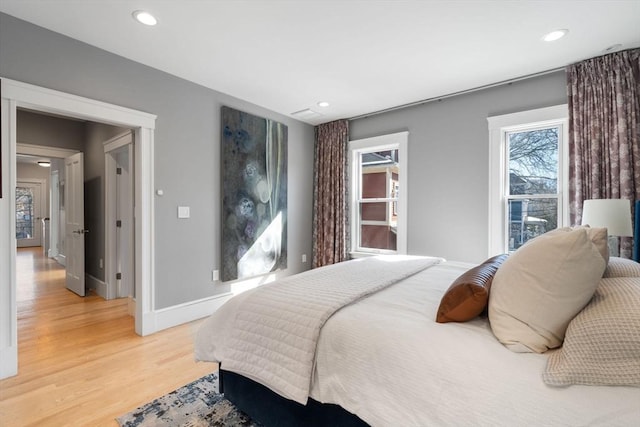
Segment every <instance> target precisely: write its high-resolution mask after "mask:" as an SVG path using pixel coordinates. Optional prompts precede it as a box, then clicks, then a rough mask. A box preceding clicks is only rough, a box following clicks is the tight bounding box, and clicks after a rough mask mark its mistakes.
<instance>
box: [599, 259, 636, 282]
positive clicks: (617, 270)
mask: <svg viewBox="0 0 640 427" xmlns="http://www.w3.org/2000/svg"><path fill="white" fill-rule="evenodd" d="M602 277H640V264H638V263H637V262H635V261H633V260H631V259H626V258H619V257H616V256H612V257H611V258H609V264H608V265H607V269H606V270H605V271H604V275H603V276H602Z"/></svg>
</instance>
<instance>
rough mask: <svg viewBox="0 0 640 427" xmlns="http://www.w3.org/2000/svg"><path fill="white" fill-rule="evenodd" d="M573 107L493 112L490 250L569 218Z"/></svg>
mask: <svg viewBox="0 0 640 427" xmlns="http://www.w3.org/2000/svg"><path fill="white" fill-rule="evenodd" d="M567 118H568V110H567V106H566V105H559V106H554V107H548V108H541V109H537V110H530V111H524V112H521V113H514V114H506V115H502V116H494V117H489V119H488V121H489V139H490V148H489V157H490V159H489V193H490V194H489V255H494V254H498V253H507V252H512V251H515V250H516V249H518V248H519V247H520V246H522V245H523V244H524V243H526V242H527V241H528V240H529V239H532V238H533V237H536V236H539V235H540V234H543V233H545V232H547V231H549V230H553V229H555V228H558V227H563V226H565V225H568V223H569V215H568V200H567V197H566V195H567V188H566V187H567V184H568V161H567V160H568V158H567V153H568V150H567V141H568V136H567V132H568V126H567Z"/></svg>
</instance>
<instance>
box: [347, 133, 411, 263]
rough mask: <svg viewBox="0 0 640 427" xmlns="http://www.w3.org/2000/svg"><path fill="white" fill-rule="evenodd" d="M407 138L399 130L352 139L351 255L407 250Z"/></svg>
mask: <svg viewBox="0 0 640 427" xmlns="http://www.w3.org/2000/svg"><path fill="white" fill-rule="evenodd" d="M407 141H408V132H400V133H395V134H391V135H384V136H379V137H374V138H367V139H360V140H357V141H350V142H349V154H350V156H349V159H350V184H351V203H350V211H351V239H352V240H351V250H352V255H356V256H357V255H358V254H368V253H406V252H407V237H406V236H407V234H406V227H407V221H406V218H407V209H406V206H407V201H406V194H407V184H406V182H407V178H406V177H407V166H406V165H407V160H406V159H407Z"/></svg>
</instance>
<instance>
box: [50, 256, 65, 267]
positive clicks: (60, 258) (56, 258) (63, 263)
mask: <svg viewBox="0 0 640 427" xmlns="http://www.w3.org/2000/svg"><path fill="white" fill-rule="evenodd" d="M53 258H54V259H55V260H56V261H58V264H60V265H61V266H63V267H66V265H67V257H66V256H64V255H62V254H58V255H56V256H55V257H53Z"/></svg>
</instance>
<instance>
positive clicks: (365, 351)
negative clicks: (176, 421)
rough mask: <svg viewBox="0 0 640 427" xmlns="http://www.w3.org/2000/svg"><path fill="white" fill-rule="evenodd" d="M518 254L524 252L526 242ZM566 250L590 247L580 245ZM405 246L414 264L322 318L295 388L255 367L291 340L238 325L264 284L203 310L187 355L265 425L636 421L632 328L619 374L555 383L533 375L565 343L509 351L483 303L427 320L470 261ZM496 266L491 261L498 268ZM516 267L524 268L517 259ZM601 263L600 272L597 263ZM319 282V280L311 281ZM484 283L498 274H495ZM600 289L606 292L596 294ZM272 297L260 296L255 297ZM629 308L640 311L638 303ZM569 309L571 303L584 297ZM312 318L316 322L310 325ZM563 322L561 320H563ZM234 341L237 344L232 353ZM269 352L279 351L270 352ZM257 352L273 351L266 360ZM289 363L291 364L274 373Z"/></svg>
mask: <svg viewBox="0 0 640 427" xmlns="http://www.w3.org/2000/svg"><path fill="white" fill-rule="evenodd" d="M575 234H576V235H577V234H580V233H575ZM582 234H584V233H582V232H581V234H580V236H581V237H580V238H582ZM563 238H565V237H564V236H563ZM534 240H535V239H534ZM550 244H551V245H553V246H554V247H555V246H557V242H551V241H549V242H546V245H550ZM573 244H575V242H573ZM525 246H527V245H525ZM572 247H574V246H572ZM585 247H586V246H585ZM560 250H561V251H562V247H560ZM592 250H593V249H592ZM527 255H528V256H527V259H530V256H531V254H527ZM591 255H593V254H591V253H590V254H589V256H591ZM512 256H513V255H512ZM549 256H551V257H554V256H556V255H554V254H549ZM593 256H595V255H593ZM576 257H579V258H580V259H581V258H585V257H586V258H588V256H585V255H584V254H583V253H580V252H578V253H577V254H576ZM409 258H411V260H412V261H416V260H417V259H420V260H421V261H420V262H418V261H416V262H418V264H420V263H421V264H420V266H419V267H416V265H417V264H415V263H414V264H415V265H413V266H412V267H411V268H409V270H408V272H405V273H404V274H400V277H401V278H400V279H399V280H393V281H391V282H392V283H388V282H389V281H388V280H386V279H384V280H382V282H384V283H382V284H380V283H379V284H377V285H375V286H373V288H374V289H373V290H371V291H369V290H366V291H364V292H361V291H362V290H361V289H358V290H357V291H356V294H357V295H356V297H355V298H354V299H353V300H352V301H349V302H346V303H345V304H344V306H341V307H339V308H337V309H335V310H333V311H332V312H331V313H330V314H329V315H328V316H326V319H322V320H321V321H320V329H319V331H318V334H317V340H316V341H315V342H314V343H312V344H310V345H308V346H309V347H312V348H313V352H312V356H311V358H312V360H311V368H310V373H309V377H308V378H303V380H302V382H301V383H302V384H304V382H305V381H308V392H303V393H301V394H298V393H297V389H296V388H295V387H293V390H294V391H293V392H291V390H292V389H287V386H288V384H287V385H286V386H285V387H284V388H283V386H282V378H275V377H278V376H279V375H281V374H282V373H280V372H275V373H273V372H272V373H268V374H264V373H263V372H262V371H263V370H271V369H273V366H281V370H283V371H288V370H289V368H290V366H289V365H288V363H289V362H290V361H289V360H287V357H284V359H283V358H282V357H281V356H282V353H288V350H287V348H288V347H287V346H290V345H293V346H295V343H294V344H291V343H285V344H284V345H285V347H278V346H279V345H281V344H276V348H275V350H274V349H273V348H269V345H270V344H264V343H263V342H262V341H261V338H259V337H258V336H257V335H256V334H258V335H260V336H261V334H262V333H263V331H262V330H260V326H258V329H252V328H253V326H252V327H249V328H247V327H246V325H245V326H244V327H241V328H240V329H238V328H237V326H238V325H237V323H238V322H239V320H238V319H241V318H243V310H244V314H246V313H247V312H249V313H253V312H254V310H255V309H256V308H257V307H259V306H261V305H262V304H260V301H262V300H263V297H262V296H261V293H262V292H264V289H269V288H272V287H274V285H265V286H262V287H260V288H257V289H254V290H251V291H247V292H245V293H243V294H240V295H238V296H236V297H234V298H233V299H232V300H230V301H229V302H228V303H227V304H225V305H224V306H223V307H221V308H220V309H219V310H218V311H216V312H215V313H214V314H213V315H212V316H211V317H210V318H208V319H207V320H206V321H205V322H204V323H203V325H202V326H201V328H200V330H199V331H198V334H197V337H196V359H198V360H203V361H214V362H219V363H220V364H221V365H220V366H221V373H222V378H223V382H222V384H221V386H222V388H223V389H224V392H225V396H227V397H228V398H230V400H232V402H234V403H236V404H237V405H238V406H239V408H240V409H241V410H243V411H245V412H247V413H248V414H249V415H250V416H252V417H253V418H254V419H256V420H257V421H259V422H263V423H264V424H265V425H277V426H280V425H311V424H312V423H315V425H331V426H335V425H345V426H349V425H353V426H357V425H371V426H391V425H402V426H430V425H438V426H440V425H479V426H485V425H486V426H489V425H491V426H496V425H547V426H567V425H575V426H579V425H580V426H581V425H607V426H616V425H619V426H628V425H640V388H639V387H638V386H640V381H638V378H640V352H638V350H637V348H638V347H637V344H638V342H637V341H640V340H639V339H638V333H640V332H638V331H635V330H631V331H630V333H625V334H626V335H625V340H627V341H629V340H630V344H629V343H626V344H625V345H631V348H630V349H627V350H628V351H630V354H631V356H630V358H631V368H630V369H629V368H627V367H624V368H623V373H622V378H623V380H622V381H623V385H582V384H571V385H568V384H561V386H558V384H557V383H556V384H553V381H547V379H548V378H546V377H545V380H543V376H544V375H548V372H547V371H546V369H548V366H547V365H548V363H547V362H548V360H549V359H550V358H552V356H553V354H554V353H558V352H562V351H563V347H559V348H554V349H549V350H547V351H544V352H541V353H538V352H518V351H513V350H514V349H513V348H509V345H508V340H503V341H504V342H501V341H500V340H499V339H497V338H496V334H495V331H494V330H492V326H491V323H490V321H489V318H488V317H487V316H486V315H483V314H481V315H479V316H476V317H474V318H472V319H471V320H468V321H465V322H446V323H439V322H436V321H435V319H436V317H438V310H439V309H441V306H442V303H443V295H447V293H448V291H449V290H450V289H451V285H452V283H453V282H454V281H455V280H456V279H457V278H459V277H461V276H462V275H463V274H464V273H465V272H469V271H470V270H472V269H473V268H477V266H476V265H475V264H468V263H459V262H450V261H445V260H443V259H440V258H430V257H409ZM510 258H511V257H510ZM579 258H576V259H579ZM514 259H517V257H515V258H514ZM510 261H511V260H510ZM570 261H571V260H570ZM376 262H377V263H380V262H383V263H384V262H387V265H388V260H387V261H379V260H378V261H376V260H373V259H370V260H368V261H362V260H353V261H348V262H345V263H341V264H343V265H341V266H339V268H338V267H334V266H332V267H330V268H328V269H327V268H322V269H316V270H312V271H310V272H305V273H301V274H300V275H297V276H292V277H291V278H287V279H285V281H287V282H290V285H291V284H294V283H295V282H296V280H300V281H301V283H304V282H305V281H308V280H309V279H308V276H309V275H312V276H315V277H318V278H320V277H321V276H325V277H327V278H328V280H329V281H332V282H333V281H335V277H345V275H346V277H348V278H349V279H347V280H352V278H353V277H356V276H357V275H359V274H363V275H366V272H367V271H369V272H371V273H372V274H373V275H379V273H378V272H376V271H375V268H374V267H372V265H374V263H376ZM565 262H569V261H567V260H565ZM571 262H574V261H571ZM367 263H368V264H367ZM512 264H514V263H511V264H510V267H512V268H513V267H514V266H513V265H512ZM592 264H593V263H592ZM623 264H624V268H622V270H624V274H622V275H624V276H633V275H634V274H637V271H640V270H636V266H634V265H630V264H628V263H627V264H625V263H623ZM604 266H605V267H606V263H605V264H604ZM498 267H499V268H496V269H494V270H496V271H501V270H502V268H503V267H500V266H499V265H498ZM515 267H518V268H520V269H521V270H522V267H521V266H518V264H517V263H516V264H515ZM325 270H326V271H327V272H326V273H325ZM334 270H335V271H334ZM603 270H604V268H603ZM628 270H629V271H631V272H630V273H629V272H628ZM332 271H334V273H332ZM505 271H506V262H505ZM607 271H609V269H607ZM612 271H613V270H612ZM332 274H333V275H332ZM494 274H495V271H494ZM494 274H492V275H491V276H492V277H491V279H493V275H494ZM505 274H506V273H505ZM599 274H600V277H602V271H600V273H599ZM616 275H617V273H616V272H615V271H613V272H609V276H616ZM637 275H638V276H640V274H637ZM605 276H607V274H606V272H605ZM600 277H599V278H598V282H599V283H600V282H602V280H609V281H610V282H611V283H609V284H608V285H607V286H610V287H613V288H614V289H617V288H618V287H619V286H621V285H619V283H618V282H617V281H622V282H623V283H624V286H627V287H629V288H630V289H632V291H633V289H634V288H635V287H637V288H638V289H640V277H624V278H614V277H611V278H610V279H600ZM367 280H369V279H367ZM311 281H312V282H314V280H311ZM365 281H366V280H365ZM622 282H621V283H622ZM318 283H321V282H317V283H315V284H314V285H313V286H318ZM334 285H335V284H334ZM278 286H279V285H275V287H276V288H277V287H278ZM293 286H295V285H293ZM322 286H325V285H322ZM326 286H328V287H329V288H330V287H331V285H326ZM336 286H341V285H340V284H337V285H336ZM494 286H497V277H496V281H494ZM600 289H602V290H603V292H604V290H606V289H608V288H606V286H603V285H600V284H599V285H598V286H597V287H594V290H593V292H591V296H589V298H588V299H587V302H588V304H587V307H589V305H590V304H594V303H593V301H594V300H595V299H596V297H597V295H598V292H600V291H599V290H600ZM633 292H635V291H633ZM304 293H308V291H306V290H305V291H304ZM594 295H595V296H594ZM603 295H604V294H603ZM290 297H291V296H290V295H289V294H287V296H286V298H284V301H286V302H287V303H288V304H289V305H291V306H296V305H298V304H297V303H294V302H293V301H292V300H290V299H289V298H290ZM487 298H488V297H487ZM491 298H493V295H491ZM602 298H604V300H606V301H609V300H607V296H606V295H604V296H603V297H602ZM270 299H271V297H269V296H267V297H265V301H266V300H270ZM626 299H628V298H626ZM247 304H248V306H249V308H247ZM302 305H304V304H302ZM635 308H636V309H637V312H639V313H640V307H635ZM483 311H486V310H483ZM578 311H579V312H580V314H581V313H582V312H583V311H586V308H585V309H584V310H583V309H582V307H581V308H580V310H578ZM633 312H634V310H632V313H633ZM490 314H491V312H490ZM269 316H271V317H274V315H273V313H271V314H267V315H266V317H264V318H262V319H261V320H256V319H254V320H255V321H257V322H258V323H260V322H263V323H265V322H266V323H268V322H269V320H268V319H269ZM275 317H277V319H275V320H274V319H272V320H274V324H276V325H278V324H281V323H282V322H285V323H286V321H287V319H288V318H289V317H291V314H290V313H283V314H282V315H278V316H275ZM574 317H576V316H574ZM265 319H267V320H265ZM496 319H497V318H496ZM244 321H246V318H245V320H243V322H244ZM633 321H634V322H635V321H636V319H634V320H633ZM294 323H295V322H294ZM497 323H498V322H497V320H496V324H497ZM565 327H567V325H565ZM314 328H316V326H313V327H311V329H312V330H313V329H314ZM568 328H571V323H570V322H569V325H568ZM285 330H286V327H285ZM570 330H571V329H569V331H567V334H569V332H570ZM256 331H258V332H256ZM295 334H296V332H295V329H294V333H293V335H295ZM241 335H246V337H245V338H246V339H248V340H251V339H255V340H257V341H258V344H257V345H255V346H254V348H252V349H250V350H247V351H251V352H253V353H258V356H255V357H257V359H256V358H254V355H247V354H248V353H247V354H245V353H244V350H245V346H244V343H243V342H244V340H245V338H242V339H241V340H240V341H242V342H241V343H240V344H238V342H235V344H234V343H233V340H237V337H238V336H241ZM285 335H286V334H285ZM302 335H304V334H302ZM567 337H568V335H567ZM296 339H297V340H304V339H306V338H305V337H304V336H298V337H297V338H294V341H295V340H296ZM505 343H507V344H505ZM234 346H235V347H238V346H239V347H240V348H241V349H242V351H241V352H240V353H241V354H238V353H237V352H236V353H234V351H235V350H233V347H234ZM230 347H231V350H230ZM565 347H566V345H565ZM283 348H284V350H283ZM236 350H237V348H236ZM292 351H294V350H292ZM295 351H297V350H295ZM273 354H276V355H277V356H275V357H272V356H273ZM296 354H297V353H296ZM265 355H266V356H265ZM264 357H266V358H267V359H269V358H273V359H274V360H268V361H266V362H265V359H263V358H264ZM296 357H298V356H296ZM299 357H300V358H304V357H302V356H299ZM237 358H241V359H242V358H248V360H249V363H248V364H249V365H255V368H256V369H255V370H252V369H249V368H247V369H248V370H247V369H245V367H242V363H240V368H238V364H237V363H235V362H234V359H237ZM636 361H637V362H638V364H637V369H636V365H635V364H634V363H635V362H636ZM278 363H281V365H278ZM625 363H628V361H626V362H625ZM625 366H626V365H625ZM276 371H278V369H276ZM293 371H295V369H293ZM636 371H637V372H636ZM627 373H628V375H627ZM287 375H291V372H285V373H284V374H282V376H284V377H287ZM296 375H297V374H296ZM303 377H304V376H303ZM578 377H579V376H578ZM274 378H275V380H274ZM628 378H630V380H628ZM279 381H280V382H279ZM545 381H547V382H545ZM284 382H285V383H286V382H287V381H286V380H285V381H284ZM578 382H580V381H578ZM627 382H628V383H627ZM636 382H637V383H636ZM550 384H551V385H550ZM303 389H304V387H303Z"/></svg>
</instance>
